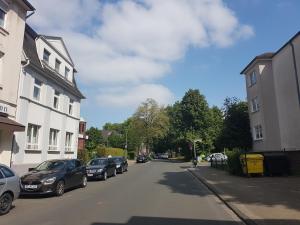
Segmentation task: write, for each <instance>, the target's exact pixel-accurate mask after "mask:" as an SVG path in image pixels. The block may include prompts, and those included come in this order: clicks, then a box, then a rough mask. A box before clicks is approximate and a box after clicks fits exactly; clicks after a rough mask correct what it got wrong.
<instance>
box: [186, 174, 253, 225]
mask: <svg viewBox="0 0 300 225" xmlns="http://www.w3.org/2000/svg"><path fill="white" fill-rule="evenodd" d="M187 170H188V171H189V172H190V173H191V174H192V175H193V176H194V177H195V178H196V179H197V180H199V181H200V182H201V183H202V184H204V185H205V186H206V187H207V188H208V189H209V190H210V191H211V192H212V193H213V194H214V195H216V196H217V197H218V198H219V199H220V200H221V201H222V202H223V203H224V204H225V205H226V206H227V207H228V208H229V209H230V210H231V211H232V212H233V213H234V214H235V215H236V216H237V217H238V218H239V219H241V220H242V221H243V222H244V223H245V224H246V225H259V224H257V223H256V222H255V221H254V220H251V219H250V218H249V217H248V216H247V215H246V214H244V213H243V212H241V211H240V210H239V209H238V208H237V207H235V206H234V205H233V204H231V203H229V202H227V201H226V200H225V199H224V198H223V197H222V196H221V194H219V192H218V190H217V189H216V188H215V187H214V186H213V185H211V184H209V183H208V182H207V181H206V179H205V178H203V177H201V176H198V175H197V174H196V173H195V172H194V171H193V170H191V169H187Z"/></svg>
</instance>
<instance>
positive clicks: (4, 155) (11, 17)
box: [0, 0, 34, 166]
mask: <svg viewBox="0 0 300 225" xmlns="http://www.w3.org/2000/svg"><path fill="white" fill-rule="evenodd" d="M30 11H34V8H33V6H32V5H31V4H30V3H29V2H28V1H25V0H0V163H3V164H6V165H8V166H10V163H11V150H12V143H13V139H14V133H15V132H23V131H24V130H25V127H24V126H23V125H22V124H20V123H17V122H15V119H16V108H17V98H18V83H19V77H20V70H21V59H22V45H23V38H24V29H25V21H26V17H27V13H28V12H30Z"/></svg>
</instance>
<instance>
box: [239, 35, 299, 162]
mask: <svg viewBox="0 0 300 225" xmlns="http://www.w3.org/2000/svg"><path fill="white" fill-rule="evenodd" d="M299 73H300V32H298V33H297V34H296V35H295V36H294V37H292V38H291V39H290V40H289V41H288V42H287V43H285V44H284V45H283V46H282V47H281V48H280V49H279V50H278V51H276V52H273V53H272V52H271V53H265V54H262V55H259V56H256V57H255V58H254V59H253V60H252V61H251V62H250V63H249V64H248V65H247V66H246V67H245V69H244V70H243V71H242V72H241V74H244V75H245V78H246V85H247V100H248V105H249V115H250V123H251V128H252V136H253V151H256V152H274V151H275V152H279V151H281V152H286V154H287V155H289V157H290V159H291V160H292V161H293V160H296V159H297V158H299V159H300V138H299V137H300V88H299V85H300V82H299V81H300V74H299Z"/></svg>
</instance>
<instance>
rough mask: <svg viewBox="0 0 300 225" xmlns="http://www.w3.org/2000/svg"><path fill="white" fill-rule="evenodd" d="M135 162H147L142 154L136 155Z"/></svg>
mask: <svg viewBox="0 0 300 225" xmlns="http://www.w3.org/2000/svg"><path fill="white" fill-rule="evenodd" d="M136 162H137V163H145V162H147V157H146V156H144V155H138V156H137V157H136Z"/></svg>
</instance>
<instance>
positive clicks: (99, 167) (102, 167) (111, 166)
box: [86, 158, 117, 180]
mask: <svg viewBox="0 0 300 225" xmlns="http://www.w3.org/2000/svg"><path fill="white" fill-rule="evenodd" d="M86 172H87V176H88V179H89V180H92V179H96V180H107V178H108V177H111V176H116V175H117V166H116V163H115V162H114V160H113V158H96V159H93V160H91V161H90V162H89V163H88V165H87V167H86Z"/></svg>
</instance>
